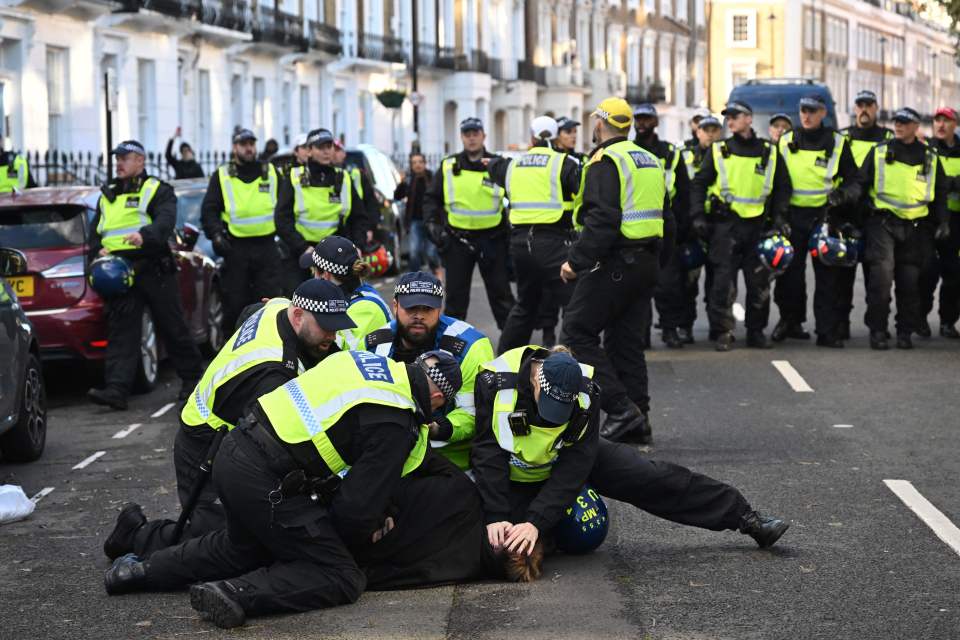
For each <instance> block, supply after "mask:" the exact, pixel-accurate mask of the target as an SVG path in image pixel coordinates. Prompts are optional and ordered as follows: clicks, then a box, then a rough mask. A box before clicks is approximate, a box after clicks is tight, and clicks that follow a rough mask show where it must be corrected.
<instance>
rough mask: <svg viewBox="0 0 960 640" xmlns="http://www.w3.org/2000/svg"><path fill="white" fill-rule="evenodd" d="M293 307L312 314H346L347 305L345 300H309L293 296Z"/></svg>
mask: <svg viewBox="0 0 960 640" xmlns="http://www.w3.org/2000/svg"><path fill="white" fill-rule="evenodd" d="M293 306H295V307H299V308H300V309H303V310H305V311H312V312H313V313H346V312H347V307H348V306H349V305H348V304H347V301H346V300H337V299H333V300H311V299H310V298H304V297H303V296H298V295H297V294H293Z"/></svg>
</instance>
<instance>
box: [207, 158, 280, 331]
mask: <svg viewBox="0 0 960 640" xmlns="http://www.w3.org/2000/svg"><path fill="white" fill-rule="evenodd" d="M229 166H230V168H229V171H230V173H231V175H235V176H236V177H237V178H239V179H240V180H242V181H243V182H246V183H251V182H255V181H256V180H258V179H260V178H261V177H263V176H264V175H266V172H267V170H268V167H267V165H266V164H261V163H260V162H258V161H253V162H231V163H230V165H229ZM278 180H279V176H278ZM224 207H225V205H224V202H223V192H222V190H221V188H220V176H219V173H218V172H216V171H215V172H214V173H213V175H212V176H211V177H210V184H209V185H208V186H207V193H206V194H205V195H204V196H203V203H202V204H201V205H200V222H201V224H202V225H203V232H204V233H205V234H206V235H207V237H208V238H210V240H211V242H212V243H213V250H214V251H216V253H217V255H219V256H220V257H222V258H223V266H222V267H221V268H220V290H221V292H222V294H223V331H224V334H226V335H230V334H232V333H233V331H234V329H235V328H236V325H237V317H238V316H239V315H240V310H241V309H243V308H244V307H245V306H247V305H248V304H250V303H252V302H256V301H257V300H260V299H261V298H273V297H276V296H278V295H280V275H281V272H280V252H279V251H278V250H277V242H276V239H275V237H274V234H272V233H271V234H269V235H265V236H253V237H244V238H238V237H236V236H234V235H233V234H231V233H230V231H229V229H228V227H227V224H226V223H225V222H224V221H223V219H222V217H221V214H222V213H223V211H224Z"/></svg>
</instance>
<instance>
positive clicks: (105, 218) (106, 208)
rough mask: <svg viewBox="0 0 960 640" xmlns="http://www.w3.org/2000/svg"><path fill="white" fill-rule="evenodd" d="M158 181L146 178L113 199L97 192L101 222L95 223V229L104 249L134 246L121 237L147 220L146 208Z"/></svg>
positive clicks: (141, 225) (157, 185) (138, 228)
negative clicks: (136, 189)
mask: <svg viewBox="0 0 960 640" xmlns="http://www.w3.org/2000/svg"><path fill="white" fill-rule="evenodd" d="M159 187H160V181H159V180H157V179H156V178H147V179H146V180H144V181H143V184H142V185H141V186H140V191H138V192H136V193H122V194H120V195H118V196H117V197H116V198H115V199H114V201H113V202H110V201H109V200H107V197H106V196H105V195H101V196H100V204H99V207H100V222H99V223H98V224H97V233H98V234H100V244H101V245H103V248H104V249H106V250H107V251H111V252H112V251H123V250H126V249H136V248H137V247H135V246H133V245H132V244H130V243H129V242H127V241H126V240H124V239H123V237H124V236H126V235H127V234H130V233H134V232H136V231H140V229H142V228H143V227H145V226H147V225H148V224H150V222H151V221H150V216H149V215H148V214H147V208H148V207H149V206H150V202H151V201H152V200H153V196H155V195H156V194H157V189H158V188H159Z"/></svg>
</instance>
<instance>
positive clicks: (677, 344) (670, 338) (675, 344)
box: [661, 329, 683, 349]
mask: <svg viewBox="0 0 960 640" xmlns="http://www.w3.org/2000/svg"><path fill="white" fill-rule="evenodd" d="M661 337H662V338H663V344H665V345H667V346H668V347H669V348H671V349H682V348H683V340H681V339H680V334H679V333H677V330H676V329H664V330H663V333H662V334H661Z"/></svg>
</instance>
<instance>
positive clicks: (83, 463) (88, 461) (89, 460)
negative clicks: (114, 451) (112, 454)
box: [73, 451, 106, 471]
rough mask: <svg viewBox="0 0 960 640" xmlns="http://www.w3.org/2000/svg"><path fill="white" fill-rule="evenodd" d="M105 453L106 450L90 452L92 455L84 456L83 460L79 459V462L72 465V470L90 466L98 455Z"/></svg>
mask: <svg viewBox="0 0 960 640" xmlns="http://www.w3.org/2000/svg"><path fill="white" fill-rule="evenodd" d="M105 453H106V451H97V452H96V453H94V454H92V455H90V456H87V457H86V458H84V459H83V460H81V461H80V462H78V463H77V464H75V465H73V470H74V471H79V470H80V469H85V468H87V467H88V466H90V464H92V463H93V462H95V461H96V460H97V458H99V457H100V456H102V455H104V454H105Z"/></svg>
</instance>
